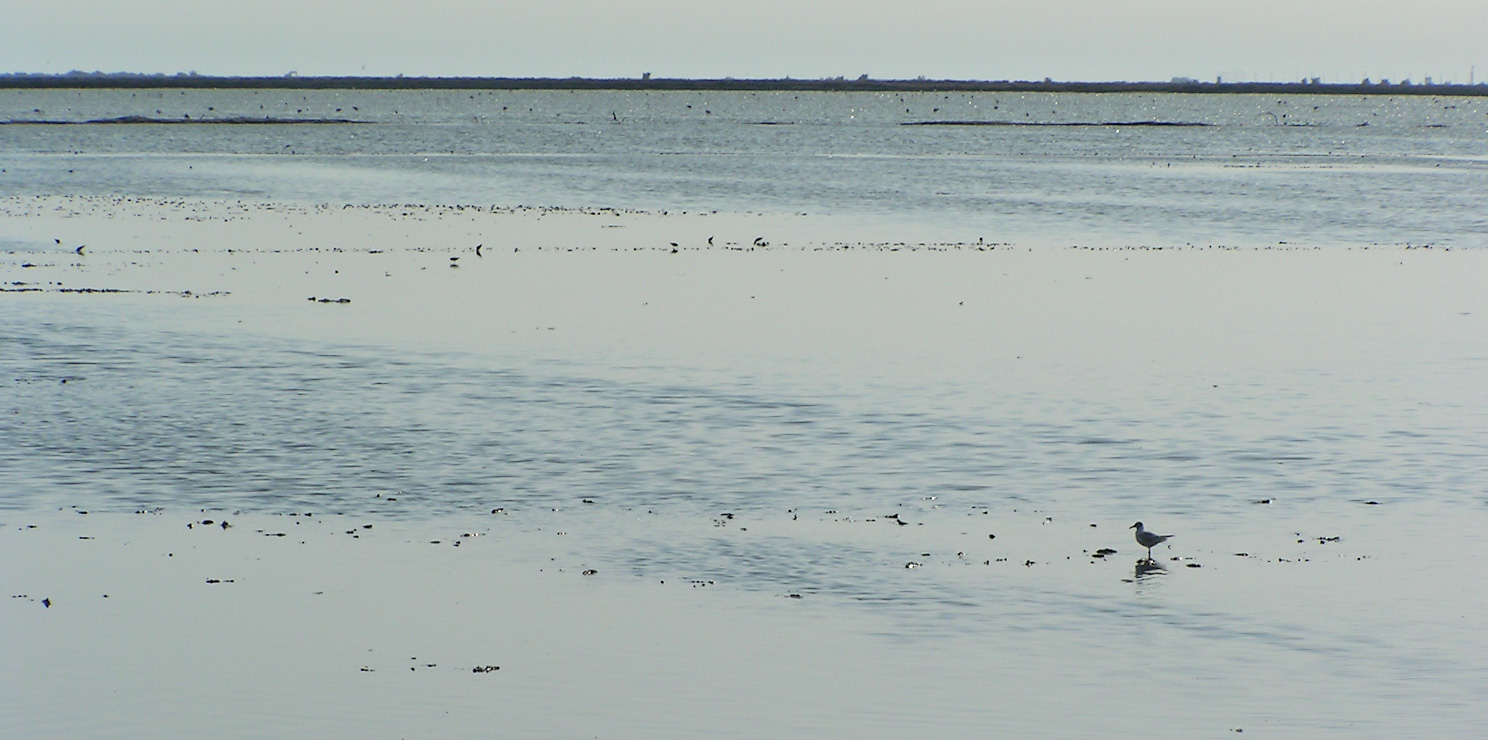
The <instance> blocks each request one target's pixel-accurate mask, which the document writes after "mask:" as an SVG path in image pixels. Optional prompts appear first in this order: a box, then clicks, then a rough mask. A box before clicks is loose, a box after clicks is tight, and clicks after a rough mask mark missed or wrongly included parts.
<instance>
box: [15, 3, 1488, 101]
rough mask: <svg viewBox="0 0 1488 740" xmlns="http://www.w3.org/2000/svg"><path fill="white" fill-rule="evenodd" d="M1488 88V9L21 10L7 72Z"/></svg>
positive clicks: (322, 6) (504, 6)
mask: <svg viewBox="0 0 1488 740" xmlns="http://www.w3.org/2000/svg"><path fill="white" fill-rule="evenodd" d="M73 70H78V71H84V72H93V71H102V72H136V73H150V74H153V73H165V74H175V73H178V72H193V71H194V72H198V73H200V74H209V75H269V76H277V75H284V74H288V73H291V72H293V73H296V74H299V75H302V76H309V75H398V74H403V75H409V76H466V75H469V76H500V77H570V76H582V77H639V76H641V75H642V74H643V73H647V72H649V73H651V74H652V76H654V77H738V78H780V77H794V78H800V79H814V78H822V77H836V76H839V75H841V76H844V77H849V78H853V77H858V76H859V75H863V74H867V75H869V76H870V77H873V78H876V79H910V78H915V77H920V76H924V77H928V78H931V79H985V80H1002V79H1014V80H1041V79H1044V78H1046V77H1048V78H1052V79H1055V80H1081V81H1105V80H1134V81H1138V80H1169V79H1172V78H1174V77H1192V78H1195V79H1201V80H1213V79H1215V78H1217V77H1222V78H1224V79H1225V80H1229V81H1295V80H1300V79H1302V78H1304V77H1307V78H1310V77H1320V78H1322V79H1323V80H1324V81H1326V82H1357V81H1359V80H1362V79H1363V78H1365V77H1368V78H1371V79H1374V80H1379V79H1381V78H1386V79H1391V80H1397V81H1398V80H1401V79H1411V80H1413V81H1415V82H1424V81H1425V79H1426V78H1427V77H1431V78H1433V80H1434V81H1435V82H1458V83H1465V82H1468V81H1469V77H1470V76H1471V77H1472V79H1473V81H1483V80H1485V79H1488V1H1485V0H1408V1H1400V0H1040V1H1039V2H1033V1H1031V0H1022V1H1009V0H980V1H977V0H857V1H855V2H848V1H847V0H748V1H744V0H544V1H543V2H520V3H517V2H500V1H497V2H490V1H488V2H480V1H479V0H397V1H393V0H356V1H354V2H353V1H352V0H4V1H3V3H0V73H4V72H28V73H63V72H68V71H73Z"/></svg>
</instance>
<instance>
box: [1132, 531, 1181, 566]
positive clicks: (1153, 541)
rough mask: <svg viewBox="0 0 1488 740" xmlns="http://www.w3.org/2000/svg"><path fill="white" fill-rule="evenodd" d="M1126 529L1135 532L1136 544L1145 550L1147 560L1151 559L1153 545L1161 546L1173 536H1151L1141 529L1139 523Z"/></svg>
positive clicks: (1151, 534)
mask: <svg viewBox="0 0 1488 740" xmlns="http://www.w3.org/2000/svg"><path fill="white" fill-rule="evenodd" d="M1128 529H1135V530H1137V544H1138V545H1141V546H1142V547H1145V548H1147V559H1148V560H1151V559H1152V547H1153V546H1154V545H1159V544H1162V543H1163V542H1165V541H1167V539H1168V538H1169V537H1172V536H1173V535H1170V534H1153V533H1151V532H1148V531H1147V530H1146V529H1144V528H1143V527H1142V523H1141V522H1137V523H1136V524H1133V525H1131V527H1129V528H1128Z"/></svg>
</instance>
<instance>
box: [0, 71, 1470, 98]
mask: <svg viewBox="0 0 1488 740" xmlns="http://www.w3.org/2000/svg"><path fill="white" fill-rule="evenodd" d="M0 88H12V89H14V88H38V89H40V88H133V89H139V88H194V89H249V88H253V89H286V90H699V91H706V90H717V91H731V90H743V91H775V92H780V91H820V92H847V91H853V92H1074V93H1110V92H1152V93H1232V94H1245V93H1266V94H1311V95H1474V96H1488V84H1485V83H1478V84H1475V85H1451V84H1445V85H1444V84H1428V85H1423V84H1413V83H1411V82H1410V81H1408V80H1405V81H1400V82H1394V83H1391V82H1389V81H1387V80H1381V81H1379V82H1371V81H1365V82H1363V83H1359V84H1336V83H1323V82H1320V81H1317V80H1311V81H1305V82H1218V81H1216V82H1200V81H1197V80H1191V79H1183V78H1180V79H1175V80H1172V81H1169V82H1055V81H1053V80H1043V81H1015V80H928V79H923V78H920V79H913V80H875V79H869V78H868V77H859V78H856V79H847V78H842V77H834V78H827V79H818V80H797V79H791V78H784V79H773V80H764V79H733V78H723V79H677V78H652V77H650V76H646V77H641V78H635V77H627V78H608V79H603V78H593V77H565V78H556V77H403V76H398V77H301V76H298V75H285V76H283V77H213V76H208V75H196V74H177V75H144V74H126V73H113V74H110V73H98V72H93V73H89V72H71V73H68V74H63V75H40V74H7V75H0Z"/></svg>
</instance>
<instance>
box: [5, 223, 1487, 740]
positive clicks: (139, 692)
mask: <svg viewBox="0 0 1488 740" xmlns="http://www.w3.org/2000/svg"><path fill="white" fill-rule="evenodd" d="M901 236H902V235H899V234H878V233H875V232H872V231H871V230H855V229H854V228H853V227H852V226H851V225H843V224H842V223H841V222H839V221H837V220H835V219H832V218H827V217H820V218H818V217H801V216H778V215H777V216H756V215H748V214H715V213H682V212H675V213H661V212H640V211H610V210H603V209H598V210H593V211H586V210H558V209H489V208H472V207H454V206H450V207H436V206H379V207H357V208H343V207H339V206H322V207H307V206H298V205H291V204H278V203H240V202H226V201H210V200H192V201H180V200H150V199H128V200H108V199H91V198H55V197H46V198H16V199H7V200H4V201H0V240H3V245H4V246H3V247H0V288H3V289H4V292H0V308H3V317H0V327H3V328H4V330H5V332H6V334H7V335H8V336H9V338H10V341H9V342H7V347H6V348H5V350H4V354H3V355H0V368H3V375H0V384H3V385H0V387H3V389H4V390H3V396H0V399H3V402H0V403H3V405H0V416H3V417H4V419H5V420H4V421H3V422H0V434H3V435H4V437H5V438H6V439H7V440H10V441H11V442H12V443H13V444H12V447H13V450H15V454H11V455H9V456H7V459H6V460H5V461H4V462H0V486H3V487H4V489H3V490H4V491H5V501H4V504H5V506H4V509H3V511H0V584H3V586H0V588H3V589H4V591H5V593H4V594H3V596H4V597H5V601H4V603H0V628H3V630H4V631H5V632H6V633H7V634H10V635H20V636H24V639H18V640H12V641H11V644H10V645H9V646H8V647H7V648H5V649H4V651H3V653H0V682H3V684H4V693H5V694H6V695H8V696H11V697H14V701H8V702H6V703H5V704H4V705H3V706H0V734H4V735H7V736H28V737H73V736H89V735H107V736H110V737H185V736H199V735H200V734H201V733H202V732H203V729H204V728H210V734H212V735H214V736H225V737H260V736H263V735H265V734H304V733H308V734H313V735H316V736H325V737H383V736H386V737H404V736H426V735H433V734H440V735H446V736H453V737H489V736H492V735H495V736H521V737H528V736H540V737H548V736H551V737H571V736H575V735H580V734H583V735H592V736H601V737H614V736H618V737H697V736H699V735H712V736H721V737H759V736H769V737H854V738H862V737H903V736H905V735H909V734H928V735H932V736H937V737H986V736H989V735H1012V736H1018V737H1149V736H1151V735H1152V734H1154V733H1155V734H1157V735H1159V736H1183V737H1187V736H1194V737H1198V736H1204V737H1213V736H1224V737H1231V736H1237V735H1239V734H1240V733H1241V731H1243V732H1244V734H1245V736H1251V735H1255V734H1259V735H1260V736H1263V737H1380V736H1398V735H1400V734H1402V733H1406V734H1415V733H1420V732H1426V733H1428V734H1431V735H1433V736H1439V737H1469V736H1472V733H1473V732H1475V731H1476V726H1477V723H1478V721H1479V719H1480V718H1481V716H1482V710H1483V709H1484V708H1485V705H1484V700H1483V699H1482V697H1483V696H1488V693H1485V691H1484V689H1488V673H1485V671H1484V669H1483V668H1482V666H1481V665H1480V661H1477V660H1475V659H1474V656H1478V655H1482V654H1483V653H1484V650H1485V649H1488V645H1485V644H1484V639H1485V638H1484V635H1485V634H1488V629H1485V628H1488V624H1485V622H1484V616H1483V615H1484V614H1488V608H1485V607H1488V601H1485V597H1484V596H1483V595H1482V591H1481V589H1478V588H1476V587H1475V586H1476V584H1480V583H1482V581H1483V578H1484V576H1488V558H1485V555H1488V552H1485V550H1484V548H1483V546H1482V544H1481V540H1480V537H1479V534H1480V533H1481V531H1482V528H1483V525H1484V524H1488V522H1485V513H1488V509H1485V508H1484V490H1485V488H1484V485H1485V481H1488V455H1485V449H1484V447H1483V444H1484V443H1483V440H1484V439H1488V435H1485V434H1484V432H1488V417H1485V416H1484V412H1483V409H1488V382H1485V381H1484V380H1483V378H1485V377H1488V373H1485V372H1484V370H1488V367H1485V365H1488V354H1485V352H1484V347H1485V345H1484V344H1483V342H1482V338H1483V337H1485V336H1488V296H1485V294H1484V293H1483V292H1482V291H1481V290H1480V286H1481V285H1483V284H1484V279H1485V278H1488V253H1484V252H1480V251H1475V250H1466V251H1463V250H1445V249H1411V248H1405V247H1382V248H1357V249H1327V250H1314V249H1303V248H1278V249H1256V250H1226V249H1217V248H1212V249H1211V248H1202V249H1195V248H1181V249H1155V248H1130V249H1118V250H1088V249H1081V248H1079V247H1076V246H1071V245H1059V244H1022V243H997V242H994V241H992V240H991V239H983V240H980V241H979V239H978V237H977V236H975V235H967V236H966V238H964V239H955V240H950V241H936V242H923V243H921V242H917V241H913V240H904V239H902V238H900V237H901ZM710 237H711V239H712V242H713V243H712V244H709V238H710ZM674 243H675V245H674ZM477 246H479V247H480V251H479V252H477V251H476V247H477ZM79 247H81V250H79ZM1138 519H1141V520H1143V521H1144V522H1146V524H1147V526H1148V527H1149V528H1150V529H1153V530H1154V531H1159V532H1162V533H1164V534H1166V533H1169V532H1172V533H1174V534H1175V535H1176V537H1175V538H1174V539H1172V540H1170V541H1169V542H1166V543H1163V544H1161V545H1159V546H1158V547H1157V548H1154V550H1153V555H1154V556H1155V557H1156V564H1155V565H1144V564H1143V563H1141V562H1140V559H1141V558H1144V557H1145V555H1146V553H1145V551H1144V550H1143V549H1142V548H1140V547H1139V546H1138V545H1137V544H1136V543H1135V542H1134V541H1133V540H1132V534H1131V531H1130V530H1129V529H1128V526H1129V525H1130V524H1132V523H1133V522H1134V521H1136V520H1138ZM224 522H226V523H227V526H226V527H224V526H223V523H224ZM1107 549H1109V550H1114V552H1112V553H1106V552H1103V550H1107ZM488 668H490V670H488ZM478 669H479V670H478ZM1153 728H1156V729H1155V730H1154V729H1153Z"/></svg>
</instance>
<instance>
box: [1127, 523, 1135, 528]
mask: <svg viewBox="0 0 1488 740" xmlns="http://www.w3.org/2000/svg"><path fill="white" fill-rule="evenodd" d="M1136 528H1137V525H1135V524H1133V525H1131V526H1130V527H1127V529H1136Z"/></svg>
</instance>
